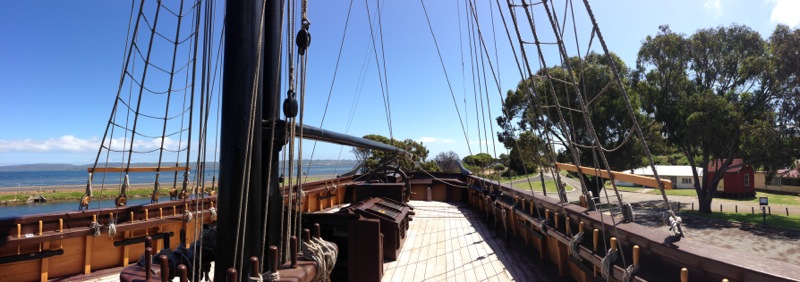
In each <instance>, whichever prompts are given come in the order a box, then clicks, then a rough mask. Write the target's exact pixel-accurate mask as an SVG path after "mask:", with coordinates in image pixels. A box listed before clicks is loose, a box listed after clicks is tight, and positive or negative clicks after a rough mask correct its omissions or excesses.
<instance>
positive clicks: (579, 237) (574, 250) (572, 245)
mask: <svg viewBox="0 0 800 282" xmlns="http://www.w3.org/2000/svg"><path fill="white" fill-rule="evenodd" d="M581 241H583V231H581V232H578V234H575V236H572V241H570V242H569V255H570V256H572V257H573V258H575V259H577V260H579V261H580V260H582V259H581V256H580V254H579V253H578V246H580V243H581Z"/></svg>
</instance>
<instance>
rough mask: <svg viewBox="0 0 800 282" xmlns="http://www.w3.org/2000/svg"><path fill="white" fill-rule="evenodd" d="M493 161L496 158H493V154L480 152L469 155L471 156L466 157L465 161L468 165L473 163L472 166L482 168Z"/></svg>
mask: <svg viewBox="0 0 800 282" xmlns="http://www.w3.org/2000/svg"><path fill="white" fill-rule="evenodd" d="M493 162H494V159H493V158H492V155H489V154H487V153H478V154H475V155H469V156H466V157H464V163H465V164H468V165H471V166H477V167H480V168H484V167H486V166H488V165H490V164H492V163H493Z"/></svg>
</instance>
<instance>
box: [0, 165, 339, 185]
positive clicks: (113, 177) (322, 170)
mask: <svg viewBox="0 0 800 282" xmlns="http://www.w3.org/2000/svg"><path fill="white" fill-rule="evenodd" d="M350 169H352V166H342V165H340V166H332V165H312V166H311V167H309V168H306V167H305V166H304V167H303V171H304V172H306V171H307V172H308V175H323V174H341V173H344V172H347V171H349V170H350ZM216 175H218V171H217V170H207V171H206V172H205V176H204V178H205V179H206V180H207V181H211V179H212V177H213V176H216ZM190 176H191V177H192V178H194V176H195V175H194V174H190ZM88 177H89V174H88V173H87V172H86V171H85V170H60V171H0V189H2V190H5V191H8V190H9V189H8V188H13V187H20V186H22V187H26V186H62V185H86V180H88ZM104 177H105V183H106V184H119V183H120V182H122V179H123V174H122V173H116V172H115V173H97V174H95V175H94V181H93V182H92V183H93V184H94V185H99V184H100V183H101V182H102V181H103V178H104ZM128 178H129V179H130V182H131V184H136V183H153V182H155V179H156V173H155V172H137V173H131V174H129V175H128ZM173 181H175V173H174V172H162V173H161V176H160V177H159V182H161V184H162V185H165V184H166V183H172V182H173ZM177 181H178V183H180V182H181V181H183V173H182V172H179V173H178V179H177Z"/></svg>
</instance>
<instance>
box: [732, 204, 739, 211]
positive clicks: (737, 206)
mask: <svg viewBox="0 0 800 282" xmlns="http://www.w3.org/2000/svg"><path fill="white" fill-rule="evenodd" d="M733 207H734V208H735V213H739V205H734V206H733Z"/></svg>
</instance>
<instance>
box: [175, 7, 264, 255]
mask: <svg viewBox="0 0 800 282" xmlns="http://www.w3.org/2000/svg"><path fill="white" fill-rule="evenodd" d="M264 2H266V0H264V1H263V2H262V3H261V16H260V21H259V26H263V25H264V17H265V7H266V3H264ZM263 35H264V30H263V28H259V29H258V41H257V42H258V46H257V48H256V54H258V55H257V61H256V65H255V68H254V70H253V72H254V75H253V81H252V85H251V87H252V89H253V90H252V91H253V92H252V93H250V95H251V98H250V109H249V112H248V126H247V134H246V138H247V139H246V140H247V142H245V143H246V145H245V150H244V152H245V159H244V168H243V170H242V179H243V180H245V181H243V183H242V185H243V186H244V187H242V188H243V189H242V190H243V191H244V199H243V202H244V203H245V204H244V205H240V206H239V208H238V213H237V215H238V220H236V236H235V238H236V240H235V243H234V255H233V257H234V262H233V267H234V268H235V269H244V255H241V256H240V255H239V254H240V253H241V254H244V252H245V250H244V247H245V246H244V245H245V244H244V240H245V238H244V234H243V233H242V232H241V227H242V226H243V225H244V226H247V215H248V212H247V210H248V207H249V205H248V204H246V203H248V202H249V197H250V166H251V165H252V161H253V160H252V151H253V138H252V137H253V131H254V128H255V126H256V125H258V126H261V123H260V122H258V123H256V119H260V117H256V116H255V113H256V103H257V101H258V95H256V94H257V91H258V88H259V84H260V83H259V79H258V75H257V74H258V73H259V72H260V71H261V67H262V66H261V61H262V60H261V55H262V53H263V52H262V50H263V49H262V48H263V46H262V43H263V41H264V40H263ZM195 52H196V49H195ZM192 79H193V80H194V78H192ZM192 98H194V93H192ZM193 100H194V99H192V101H193ZM189 122H190V124H191V119H190V120H189ZM190 137H191V135H190ZM188 159H189V157H188V156H187V163H188ZM184 189H185V187H184ZM240 243H241V244H240ZM236 258H238V260H237V259H236ZM237 264H238V267H237Z"/></svg>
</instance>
